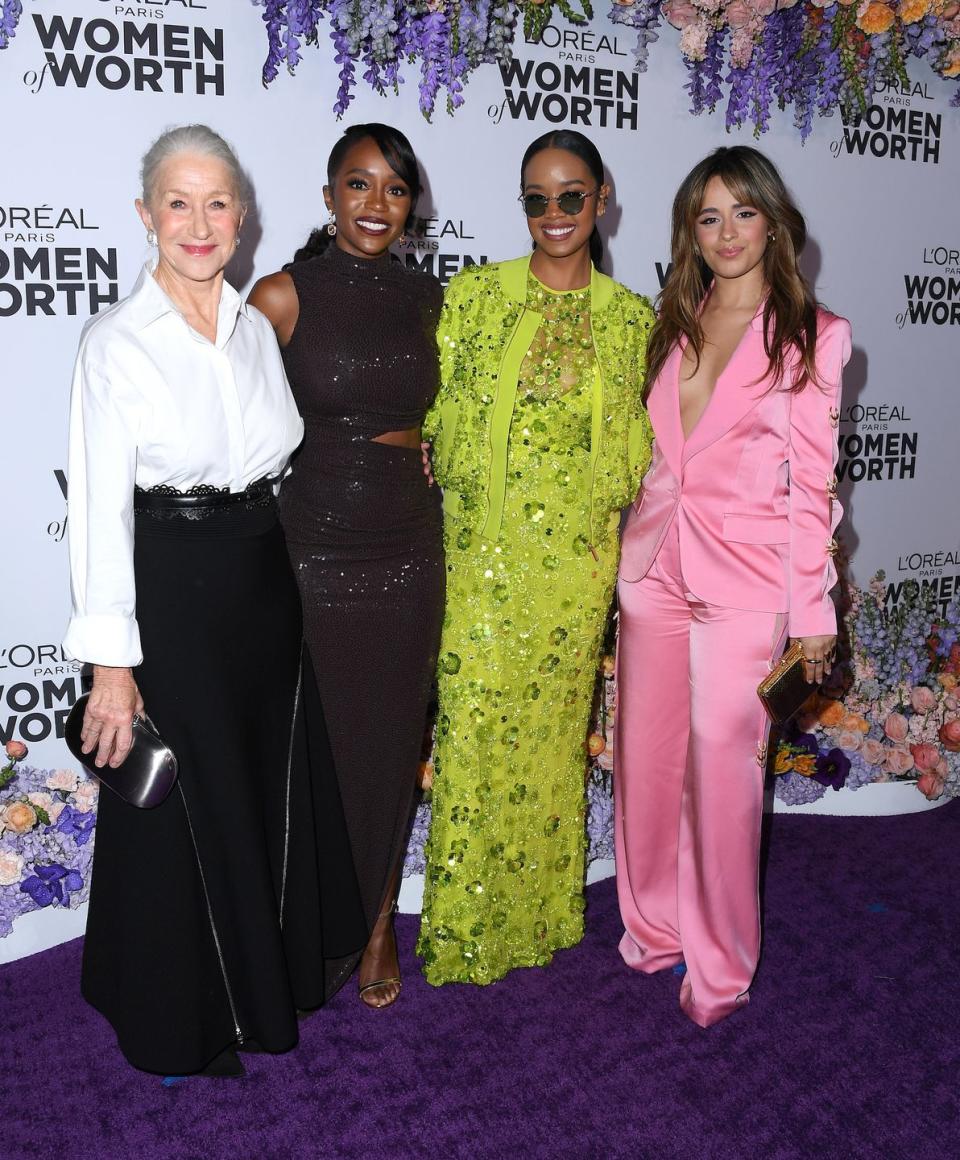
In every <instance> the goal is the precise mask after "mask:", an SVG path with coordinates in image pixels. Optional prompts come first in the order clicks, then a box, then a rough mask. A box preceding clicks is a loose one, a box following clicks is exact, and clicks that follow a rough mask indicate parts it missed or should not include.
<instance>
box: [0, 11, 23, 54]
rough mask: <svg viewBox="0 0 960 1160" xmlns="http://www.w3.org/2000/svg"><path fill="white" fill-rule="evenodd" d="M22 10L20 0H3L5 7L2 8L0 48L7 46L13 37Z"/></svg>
mask: <svg viewBox="0 0 960 1160" xmlns="http://www.w3.org/2000/svg"><path fill="white" fill-rule="evenodd" d="M22 12H23V5H22V4H21V3H20V0H3V8H2V9H0V48H6V47H7V45H8V44H9V43H10V41H11V40H12V39H13V36H14V33H15V32H16V31H17V23H18V22H19V20H20V14H21V13H22Z"/></svg>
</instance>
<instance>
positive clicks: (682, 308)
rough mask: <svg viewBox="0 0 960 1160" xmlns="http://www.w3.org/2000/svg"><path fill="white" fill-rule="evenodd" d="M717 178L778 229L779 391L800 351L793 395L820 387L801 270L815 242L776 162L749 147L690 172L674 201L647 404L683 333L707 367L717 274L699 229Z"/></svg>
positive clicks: (768, 309) (773, 270)
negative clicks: (707, 316) (706, 340)
mask: <svg viewBox="0 0 960 1160" xmlns="http://www.w3.org/2000/svg"><path fill="white" fill-rule="evenodd" d="M712 177H719V178H720V180H721V181H722V182H723V184H724V185H725V186H726V187H727V189H729V190H730V192H731V193H732V194H733V195H734V197H735V198H736V199H737V201H739V202H740V203H741V204H743V205H752V206H756V208H757V209H758V210H759V211H760V212H761V213H762V214H763V216H764V217H765V218H766V219H767V222H768V224H769V226H770V233H771V235H772V237H771V239H770V241H769V242H768V244H767V248H766V250H765V251H764V255H763V278H764V282H765V284H766V287H767V298H766V302H765V303H764V307H763V332H764V339H763V341H764V349H765V351H766V355H767V358H768V360H769V365H768V367H767V374H769V375H770V376H771V378H772V380H773V384H774V386H779V385H780V384H781V383H782V380H783V377H784V374H785V373H786V366H785V361H786V358H787V355H788V354H789V353H790V352H791V351H794V352H795V353H796V355H797V356H798V358H797V362H796V365H795V368H794V371H793V373H792V376H791V379H790V383H789V384H788V388H787V389H788V390H791V391H800V390H802V389H803V388H804V386H806V384H807V383H808V382H816V377H817V376H816V350H817V302H816V299H815V298H814V295H813V291H812V290H811V289H810V286H809V284H808V282H807V280H806V278H804V276H803V273H802V272H801V270H800V267H799V265H798V259H799V257H800V253H801V251H802V250H803V247H804V245H805V244H806V241H807V226H806V222H805V221H804V220H803V214H801V212H800V210H799V209H798V208H797V204H796V202H795V201H794V200H793V197H792V196H791V194H790V191H789V190H788V189H787V187H786V186H785V185H784V183H783V178H782V177H781V176H780V173H779V171H778V170H777V167H776V166H775V165H774V164H773V162H772V161H770V160H769V158H767V157H765V156H764V155H763V154H762V153H761V152H760V151H759V150H758V149H752V148H751V147H750V146H749V145H732V146H721V147H720V148H719V149H715V150H714V152H713V153H711V154H710V155H709V156H708V157H705V158H704V159H703V160H702V161H701V162H699V163H698V164H697V165H695V166H694V167H693V169H691V170H690V172H689V173H688V174H687V176H686V177H685V178H684V179H683V182H682V183H681V185H680V188H679V189H678V190H677V196H676V197H675V198H674V199H673V224H672V231H671V239H670V258H671V262H672V267H671V270H670V275H669V277H668V278H667V281H666V284H665V285H664V287H663V290H662V292H661V294H660V297H659V299H658V301H657V322H656V325H655V326H654V328H653V330H652V331H651V332H650V341H649V343H648V344H647V377H646V382H645V384H644V388H643V391H644V393H643V397H644V399H646V397H647V395H648V394H649V393H650V388H651V387H652V386H653V383H654V381H655V380H656V377H657V375H658V374H659V373H660V371H661V370H662V369H663V364H664V363H665V362H666V361H667V358H668V357H669V355H670V351H671V350H672V349H673V347H674V346H675V345H676V343H677V342H678V341H679V340H680V337H681V335H685V336H686V338H687V341H688V342H689V343H690V345H691V346H692V347H693V350H694V352H695V354H696V356H697V363H698V364H699V361H700V353H701V351H702V350H703V328H702V327H701V325H700V308H701V305H702V303H703V299H704V295H705V294H706V293H707V289H708V288H709V286H710V281H711V279H712V277H713V275H712V273H711V271H710V268H709V266H708V265H707V263H706V262H705V261H704V260H703V258H702V257H701V256H700V254H699V252H698V250H697V247H696V244H695V241H694V238H695V234H694V227H695V225H696V221H697V217H698V216H699V214H700V209H701V206H702V205H703V196H704V190H705V189H706V187H707V182H708V181H709V180H710V179H711V178H712Z"/></svg>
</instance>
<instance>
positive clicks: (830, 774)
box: [813, 749, 850, 789]
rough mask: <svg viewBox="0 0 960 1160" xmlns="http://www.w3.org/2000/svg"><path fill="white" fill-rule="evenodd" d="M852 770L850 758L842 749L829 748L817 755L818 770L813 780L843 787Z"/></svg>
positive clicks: (838, 787)
mask: <svg viewBox="0 0 960 1160" xmlns="http://www.w3.org/2000/svg"><path fill="white" fill-rule="evenodd" d="M849 772H850V758H849V757H847V755H846V754H845V753H844V751H843V750H842V749H829V750H827V752H826V753H820V754H818V755H817V771H816V773H814V774H813V780H815V781H818V782H820V784H821V785H823V786H832V787H833V788H834V789H841V788H842V787H843V783H844V782H845V781H846V779H847V774H848V773H849Z"/></svg>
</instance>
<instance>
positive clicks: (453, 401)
mask: <svg viewBox="0 0 960 1160" xmlns="http://www.w3.org/2000/svg"><path fill="white" fill-rule="evenodd" d="M529 268H530V257H529V256H528V257H524V258H516V259H514V260H513V261H510V262H497V263H494V264H491V265H487V266H469V267H467V268H466V269H465V270H462V271H461V272H460V273H459V274H457V275H456V277H455V278H453V280H452V281H451V282H450V285H449V286H448V287H447V292H446V295H445V297H444V304H443V312H442V314H441V316H440V328H439V331H438V342H439V345H440V390H439V393H438V394H437V398H436V400H435V401H434V404H433V406H432V407H431V409H430V411H429V412H428V414H427V416H426V419H425V421H424V425H423V430H424V438H426V439H428V440H430V442H431V443H432V444H433V472H434V476H435V478H436V480H437V482H438V483H439V484H440V486H441V487H442V488H443V506H444V511H445V514H446V515H447V516H448V517H449V518H452V519H453V520H455V521H456V522H457V523H459V524H461V525H465V526H467V527H469V528H470V529H471V530H473V531H476V532H479V533H480V535H481V536H483V538H484V539H487V540H496V539H497V537H498V535H499V532H500V523H501V519H502V516H503V502H504V494H505V492H506V483H507V441H508V438H509V434H510V422H511V420H512V418H513V409H514V404H515V402H516V397H517V383H518V380H519V377H520V365H521V363H522V362H523V359H524V356H525V355H526V353H527V351H528V350H529V348H530V343H531V342H532V340H533V337H534V335H535V334H536V332H537V329H538V328H539V326H540V323H541V321H542V316H541V315H540V314H539V313H537V312H536V311H533V310H527V309H526V308H525V305H524V303H525V300H526V296H527V274H528V271H529ZM653 322H654V314H653V310H652V308H651V306H650V303H649V302H648V301H647V299H645V298H642V297H641V296H640V295H639V294H634V293H633V292H632V291H631V290H628V289H627V288H626V287H625V286H621V285H620V284H619V283H618V282H614V280H613V279H612V278H608V277H607V276H606V275H605V274H601V273H600V272H599V271H598V270H596V269H595V270H594V271H593V275H592V277H591V281H590V325H591V330H592V332H593V345H594V349H595V350H596V354H597V365H598V373H597V375H596V376H595V379H594V386H593V420H592V427H591V447H590V460H591V465H592V480H591V504H590V513H591V515H590V529H589V530H590V541H591V543H597V542H601V541H602V540H603V539H604V538H605V537H606V536H607V535H608V534H609V532H610V531H611V530H612V529H613V528H615V527H616V526H617V523H618V520H619V512H620V509H621V508H623V507H625V506H626V505H627V504H628V503H630V501H631V500H632V499H634V497H635V496H636V494H637V492H638V491H639V490H640V480H641V478H642V477H643V473H644V471H645V470H646V467H647V463H648V461H649V459H650V443H651V438H652V435H651V431H650V424H649V420H648V419H647V414H646V411H645V409H644V407H643V405H642V403H641V401H640V390H641V387H642V385H643V376H644V367H645V360H646V348H647V336H648V335H649V333H650V328H651V327H652V326H653Z"/></svg>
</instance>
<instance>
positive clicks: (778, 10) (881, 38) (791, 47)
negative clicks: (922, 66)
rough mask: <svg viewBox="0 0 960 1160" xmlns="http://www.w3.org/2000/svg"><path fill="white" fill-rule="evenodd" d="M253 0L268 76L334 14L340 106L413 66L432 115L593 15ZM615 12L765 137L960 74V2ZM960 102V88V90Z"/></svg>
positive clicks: (0, 8) (702, 4) (497, 2)
mask: <svg viewBox="0 0 960 1160" xmlns="http://www.w3.org/2000/svg"><path fill="white" fill-rule="evenodd" d="M575 2H576V3H577V4H579V8H575V7H574V0H251V3H253V4H254V5H257V6H258V7H260V8H262V9H263V14H262V15H263V22H264V25H265V26H266V33H267V57H266V60H265V62H264V65H263V83H264V84H265V85H268V84H270V83H271V81H273V80H274V79H275V78H276V77H277V75H278V73H279V71H280V68H281V66H285V67H286V69H287V71H288V72H290V73H293V72H294V71H295V70H296V67H297V65H298V64H299V63H300V60H301V53H302V49H303V46H304V45H318V44H319V40H320V26H321V24H322V23H324V22H326V23H327V25H328V27H329V37H330V40H331V41H332V46H333V59H334V62H335V63H336V64H337V66H338V70H339V81H340V83H339V87H338V90H337V96H336V101H335V103H334V106H333V108H334V112H335V113H336V114H337V116H338V117H341V116H343V114H344V113H345V112H346V110H347V108H348V106H349V104H350V102H351V100H352V99H353V94H354V90H355V88H356V85H357V70H358V68H359V69H361V70H362V72H361V76H362V79H363V81H364V82H365V83H366V84H368V85H369V86H370V87H371V88H372V89H373V90H374V91H375V92H377V93H380V94H386V93H387V91H388V90H392V91H394V92H395V91H397V89H398V88H399V86H400V85H401V84H403V82H404V78H403V76H402V75H401V68H402V66H403V65H404V63H405V62H406V63H410V64H413V63H416V64H417V65H419V69H420V80H419V90H420V109H421V111H422V112H423V114H424V116H426V117H430V116H431V115H432V114H433V112H434V109H435V108H436V104H437V100H438V98H439V96H440V93H441V92H444V93H445V94H446V101H445V103H446V108H447V111H448V112H451V113H452V112H453V111H454V110H456V109H457V108H459V107H460V105H462V104H463V101H464V95H463V88H464V84H465V83H466V81H467V79H468V78H469V75H470V73H472V72H473V71H474V69H476V68H477V67H479V66H480V65H481V64H495V63H499V64H506V63H507V62H508V61H509V60H510V57H511V54H512V46H513V40H514V36H515V35H516V31H517V27H518V25H519V26H522V28H523V34H524V37H525V39H527V40H528V41H536V40H537V39H538V38H539V37H540V35H541V34H542V32H543V29H544V28H545V27H546V26H547V24H548V23H549V22H550V21H551V20H552V19H555V18H556V16H557V14H559V16H560V17H563V18H564V19H566V20H569V21H571V22H572V23H574V24H582V23H584V22H585V21H586V20H589V19H590V18H591V17H592V16H593V9H592V8H591V5H590V0H575ZM22 9H23V5H22V3H21V0H0V49H3V48H6V47H7V45H8V44H9V42H10V40H11V38H12V37H13V35H14V33H15V31H16V28H17V22H18V21H19V19H20V16H21V13H22ZM611 19H612V20H613V21H614V22H615V23H618V24H623V25H627V26H628V27H630V28H633V29H635V31H636V34H637V46H636V68H637V69H638V70H639V71H641V72H643V71H645V70H646V67H647V56H648V53H649V47H650V45H651V44H652V43H654V42H655V41H656V40H658V39H659V33H658V29H659V27H660V25H661V21H662V20H665V21H666V22H667V23H668V24H670V25H672V26H673V27H674V28H676V29H677V30H678V31H679V32H680V52H681V54H682V55H683V59H684V62H685V64H686V66H687V70H688V72H689V80H688V82H687V85H686V88H687V91H688V92H689V93H690V98H691V102H692V103H691V110H690V111H691V112H692V113H695V114H700V113H703V112H704V111H709V112H713V111H714V110H715V109H716V107H717V105H718V104H719V103H720V101H721V100H722V99H723V98H724V93H725V92H726V94H727V103H726V123H727V127H728V128H730V127H731V126H734V125H737V126H740V125H743V124H750V123H752V124H753V126H754V130H755V132H756V134H757V135H758V136H759V135H760V134H761V133H763V132H765V131H766V130H767V129H768V128H769V124H770V114H771V111H772V109H773V108H774V107H775V106H776V107H779V108H781V109H785V108H787V107H788V106H789V107H792V108H793V111H794V121H795V123H796V126H797V128H798V129H799V131H800V135H801V137H802V138H806V136H807V135H808V134H809V132H810V130H811V128H812V124H813V117H814V114H817V115H821V116H829V115H831V114H832V113H833V111H834V109H836V108H837V107H838V106H840V107H842V108H844V110H845V111H846V112H849V113H852V114H854V115H855V113H856V110H857V109H858V108H859V109H860V110H863V109H865V108H866V107H867V105H868V104H869V102H870V100H871V97H872V95H873V93H874V90H875V88H876V85H877V83H878V81H882V82H884V83H896V84H901V85H907V84H908V78H907V72H906V62H907V60H908V58H910V57H916V58H923V59H925V60H926V61H927V62H928V63H929V64H930V66H931V67H932V68H933V70H934V71H935V72H937V73H939V74H940V75H941V76H943V77H945V78H947V79H956V78H958V77H960V0H614V6H613V10H612V12H611ZM951 103H952V104H954V105H960V87H958V89H957V91H956V93H955V94H954V96H953V98H952V102H951Z"/></svg>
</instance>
